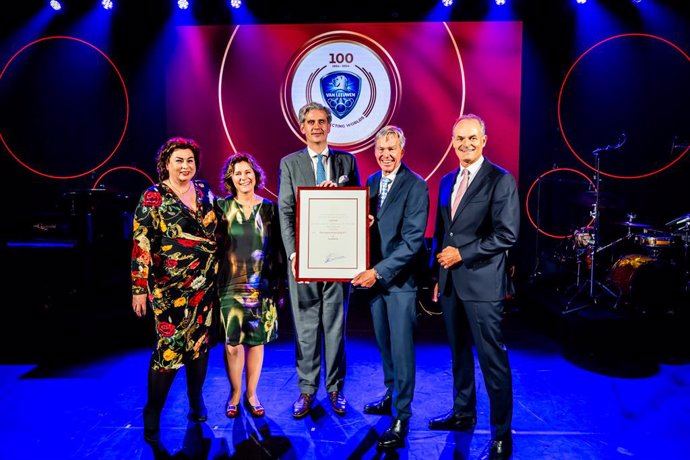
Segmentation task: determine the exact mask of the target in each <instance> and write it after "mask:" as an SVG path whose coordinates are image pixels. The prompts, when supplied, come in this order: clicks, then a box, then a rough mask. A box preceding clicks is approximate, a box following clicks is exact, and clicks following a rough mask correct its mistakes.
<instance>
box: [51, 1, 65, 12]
mask: <svg viewBox="0 0 690 460" xmlns="http://www.w3.org/2000/svg"><path fill="white" fill-rule="evenodd" d="M50 7H51V8H52V9H54V10H55V11H60V10H61V9H62V4H61V3H60V2H58V0H50Z"/></svg>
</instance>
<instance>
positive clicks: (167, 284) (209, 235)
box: [132, 137, 218, 442]
mask: <svg viewBox="0 0 690 460" xmlns="http://www.w3.org/2000/svg"><path fill="white" fill-rule="evenodd" d="M199 154H200V149H199V146H198V145H197V144H196V142H194V141H193V140H191V139H184V138H179V137H178V138H172V139H169V140H168V141H167V142H166V143H165V144H164V145H163V146H162V147H161V148H160V150H159V151H158V157H157V169H158V176H159V180H160V182H159V183H158V184H156V185H154V186H152V187H150V188H148V189H147V190H146V191H144V193H143V194H142V196H141V199H140V201H139V205H138V206H137V208H136V211H135V213H134V229H133V249H132V308H133V309H134V312H135V313H136V314H137V315H138V316H140V317H142V316H144V315H145V314H146V305H147V301H148V302H149V304H150V306H151V309H152V311H153V314H154V317H155V324H156V332H157V338H158V340H157V343H156V349H155V350H154V352H153V355H152V356H151V361H150V366H149V371H148V398H147V402H146V406H145V407H144V436H145V438H146V440H147V441H152V442H153V441H156V440H157V439H158V436H159V425H160V414H161V411H162V409H163V406H164V404H165V400H166V399H167V396H168V392H169V390H170V386H171V385H172V383H173V380H174V378H175V375H176V374H177V371H178V370H179V369H180V368H181V367H182V366H184V367H185V370H186V374H187V395H188V397H189V406H190V410H189V414H188V418H189V419H190V420H192V421H196V422H202V421H205V420H206V418H207V411H206V407H205V405H204V400H203V396H202V387H203V384H204V380H205V378H206V369H207V367H208V351H209V331H210V326H211V318H212V315H211V313H212V310H213V304H214V299H216V291H215V279H216V276H217V273H218V259H217V249H218V247H217V243H216V240H215V236H216V227H217V223H218V222H217V219H216V213H215V210H214V207H213V201H214V196H213V194H212V192H211V189H210V188H209V186H208V184H207V183H205V182H202V181H197V180H193V178H194V175H195V174H196V171H197V167H198V165H199Z"/></svg>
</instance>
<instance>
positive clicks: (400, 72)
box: [166, 22, 522, 236]
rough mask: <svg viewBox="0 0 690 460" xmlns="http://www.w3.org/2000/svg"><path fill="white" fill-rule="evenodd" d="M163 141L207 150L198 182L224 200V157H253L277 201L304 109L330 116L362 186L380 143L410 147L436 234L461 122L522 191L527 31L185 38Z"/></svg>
mask: <svg viewBox="0 0 690 460" xmlns="http://www.w3.org/2000/svg"><path fill="white" fill-rule="evenodd" d="M170 52H171V54H170V59H169V60H168V63H169V67H168V68H167V70H166V75H167V87H166V94H167V113H168V131H169V134H170V135H171V136H172V135H180V136H188V137H192V138H194V139H196V140H197V141H198V142H199V143H200V144H201V147H202V149H203V151H202V160H201V166H200V173H199V177H200V178H203V179H206V180H208V181H209V182H210V183H211V185H212V186H213V188H214V190H215V191H216V192H217V193H220V194H224V191H223V190H222V188H221V185H220V172H221V168H222V165H223V162H224V161H225V159H226V158H227V156H228V155H230V154H232V153H235V152H246V153H250V154H252V155H253V156H255V157H256V158H257V160H258V161H259V163H260V165H261V166H262V167H263V169H264V171H265V173H266V190H265V191H262V192H259V193H260V194H263V195H265V196H266V197H268V198H270V199H275V194H276V193H277V185H278V166H279V161H280V159H281V157H283V156H284V155H286V154H289V153H291V152H294V151H296V150H299V149H302V148H303V147H304V145H305V144H304V140H303V137H302V135H301V133H300V130H299V124H298V122H297V112H298V110H299V107H300V106H302V105H303V104H305V103H307V102H311V101H316V102H319V103H321V104H325V105H328V106H329V107H331V109H332V111H333V122H332V130H331V133H330V136H329V141H330V144H331V146H332V147H334V148H339V149H343V150H347V151H350V152H352V153H353V154H355V155H356V156H357V162H358V165H359V169H360V175H361V182H362V184H364V183H365V182H366V178H367V177H368V176H369V175H370V174H372V173H374V172H375V171H376V170H377V164H376V160H375V158H374V154H373V152H374V136H375V135H376V132H377V131H378V130H379V129H380V128H381V127H383V126H385V125H387V124H394V125H397V126H399V127H401V128H402V129H403V130H404V132H405V134H406V137H407V145H406V148H405V155H404V157H403V162H404V163H405V164H407V166H409V167H410V168H411V169H412V170H414V171H415V172H417V173H418V174H420V175H421V176H422V177H424V178H425V179H426V180H427V182H428V184H429V193H430V199H431V212H430V216H429V225H428V227H427V236H430V235H431V233H432V232H433V222H434V219H435V207H436V201H437V197H438V183H439V181H440V178H441V177H442V176H443V175H444V174H446V173H447V172H449V171H451V170H453V169H454V168H457V166H458V161H457V158H456V156H455V153H454V151H453V149H452V144H451V128H452V125H453V122H454V120H455V119H456V118H457V117H458V116H459V115H461V114H463V113H476V114H477V115H480V116H481V117H482V118H484V120H485V121H486V123H487V134H488V143H487V147H486V149H485V151H484V152H485V156H486V157H487V158H488V159H489V160H491V161H493V162H495V163H497V164H499V165H500V166H502V167H504V168H506V169H507V170H509V171H510V172H511V173H513V174H514V175H515V177H516V179H517V174H518V166H519V165H518V159H519V151H518V149H519V141H520V139H519V133H520V82H521V68H520V65H521V54H522V23H520V22H457V23H453V22H447V23H444V22H428V23H367V24H309V25H306V24H302V25H294V24H291V25H240V26H231V27H227V26H181V27H177V28H176V33H175V37H174V44H173V46H172V47H171V48H170Z"/></svg>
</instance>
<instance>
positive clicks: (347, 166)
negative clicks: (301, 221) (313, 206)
mask: <svg viewBox="0 0 690 460" xmlns="http://www.w3.org/2000/svg"><path fill="white" fill-rule="evenodd" d="M298 118H299V123H300V130H301V131H302V134H304V136H305V138H306V140H307V147H306V148H304V149H302V150H299V151H297V152H294V153H291V154H289V155H287V156H285V157H283V158H282V159H281V160H280V187H279V192H278V210H279V216H280V230H281V233H282V237H283V244H284V245H285V252H286V254H288V255H289V257H290V261H291V269H288V283H289V289H290V306H291V310H292V318H293V322H294V326H295V342H296V343H295V348H296V349H295V354H296V362H297V363H296V364H297V375H298V378H299V381H298V385H299V391H300V395H299V397H298V398H297V401H295V403H294V405H293V407H292V415H293V417H295V418H302V417H304V416H306V415H307V414H308V413H309V411H310V410H311V407H312V404H313V401H314V397H315V395H316V391H317V390H318V388H319V380H320V374H321V334H323V354H324V359H325V363H324V364H325V380H326V390H327V391H328V399H329V401H330V403H331V407H332V408H333V411H334V412H335V413H337V414H338V415H345V412H346V407H347V401H346V400H345V396H344V394H343V385H344V382H345V317H346V312H347V303H348V299H349V294H350V290H349V284H348V283H340V282H311V283H297V281H296V280H295V269H296V266H295V264H296V258H295V256H296V252H295V251H296V249H295V248H296V241H295V234H296V208H297V188H298V187H302V186H311V187H314V186H318V187H342V186H359V172H358V170H357V162H356V161H355V157H354V156H353V155H352V154H350V153H347V152H343V151H338V150H333V149H330V148H329V147H328V133H329V132H330V131H331V120H332V114H331V111H330V109H329V108H328V107H326V106H323V105H321V104H318V103H316V102H311V103H308V104H306V105H305V106H303V107H302V108H301V109H300V110H299V114H298Z"/></svg>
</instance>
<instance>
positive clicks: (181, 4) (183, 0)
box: [177, 0, 189, 10]
mask: <svg viewBox="0 0 690 460" xmlns="http://www.w3.org/2000/svg"><path fill="white" fill-rule="evenodd" d="M177 7H178V8H179V9H181V10H186V9H187V8H189V1H188V0H177Z"/></svg>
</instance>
